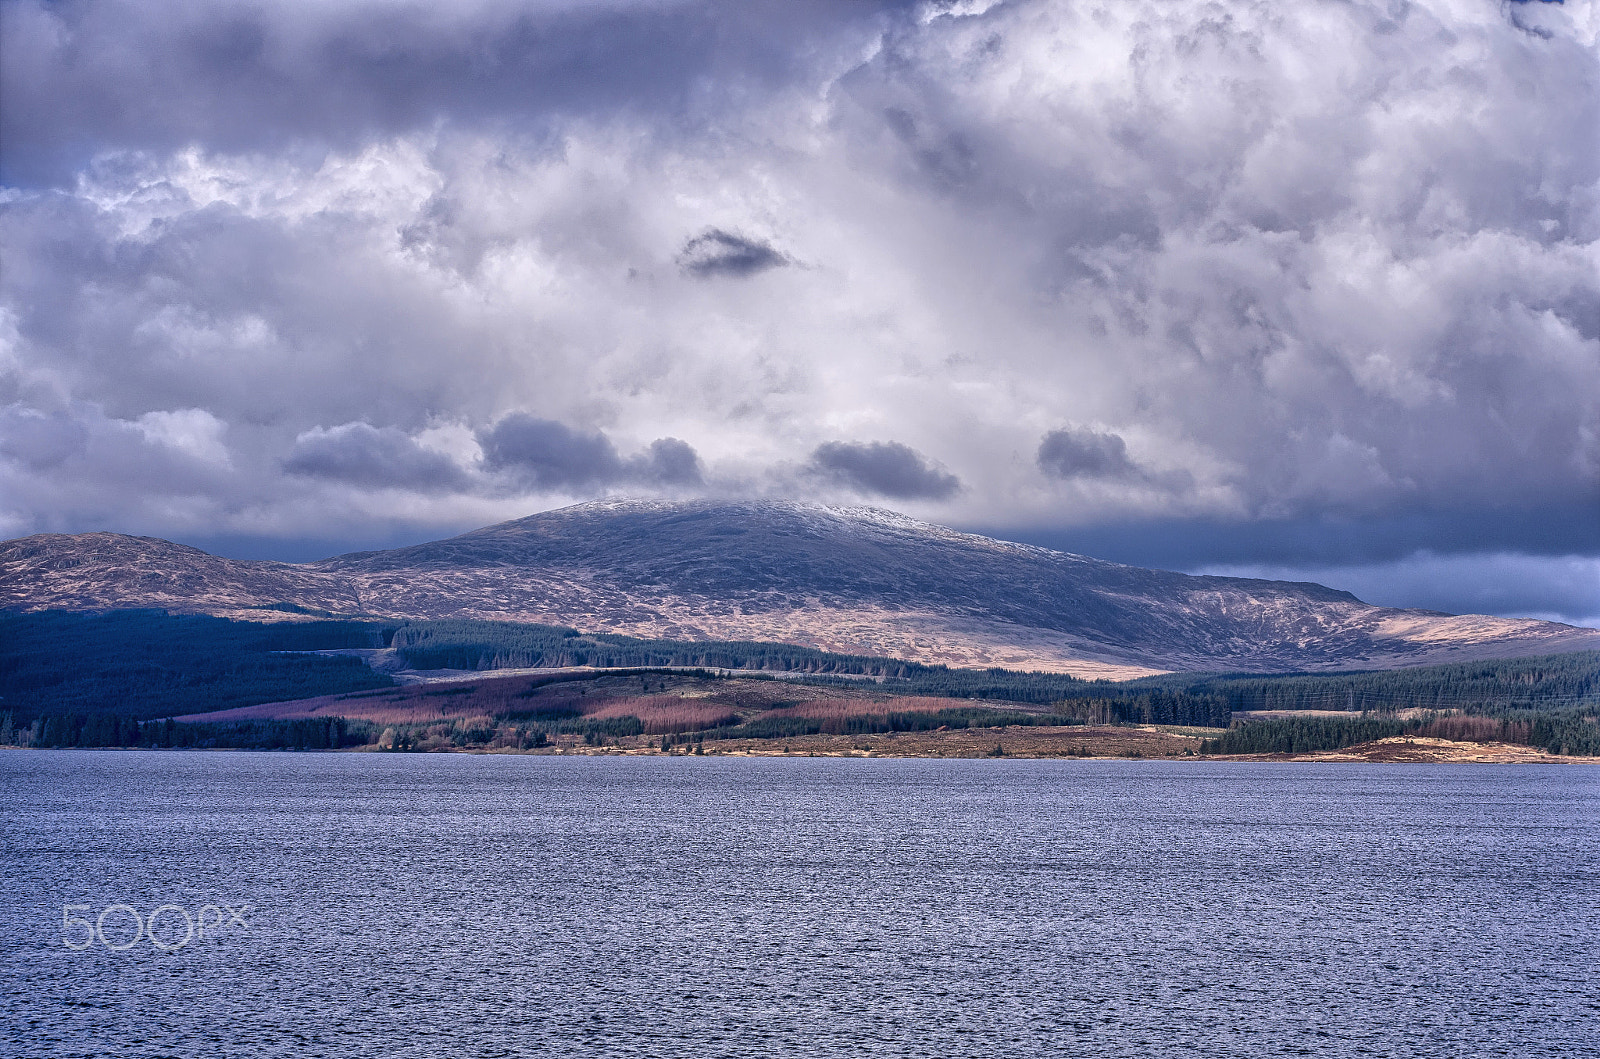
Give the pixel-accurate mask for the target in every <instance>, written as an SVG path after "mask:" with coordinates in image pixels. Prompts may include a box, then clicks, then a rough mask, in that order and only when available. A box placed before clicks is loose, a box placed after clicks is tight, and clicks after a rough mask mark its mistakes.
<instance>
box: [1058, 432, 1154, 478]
mask: <svg viewBox="0 0 1600 1059" xmlns="http://www.w3.org/2000/svg"><path fill="white" fill-rule="evenodd" d="M1036 461H1037V463H1038V464H1039V469H1040V470H1042V471H1044V473H1045V474H1048V475H1050V476H1051V477H1053V478H1109V479H1112V480H1114V481H1130V480H1134V479H1137V478H1140V477H1142V476H1143V474H1144V472H1143V471H1141V470H1140V468H1139V465H1138V464H1136V463H1134V462H1133V461H1132V460H1130V459H1129V458H1128V446H1127V443H1126V442H1124V441H1123V440H1122V438H1121V437H1120V436H1119V435H1116V434H1111V433H1101V432H1100V431H1097V430H1088V429H1073V428H1071V427H1068V428H1067V429H1065V430H1052V431H1051V432H1050V433H1048V434H1046V435H1045V436H1044V440H1043V441H1041V442H1040V443H1039V452H1038V455H1037V457H1036Z"/></svg>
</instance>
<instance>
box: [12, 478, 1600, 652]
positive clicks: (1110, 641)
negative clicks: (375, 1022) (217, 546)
mask: <svg viewBox="0 0 1600 1059" xmlns="http://www.w3.org/2000/svg"><path fill="white" fill-rule="evenodd" d="M129 606H141V607H163V608H167V609H170V610H178V611H194V612H203V613H211V614H219V615H223V616H235V617H265V616H266V615H265V614H263V613H262V611H263V609H264V608H274V607H276V608H278V612H277V613H275V615H274V616H276V617H279V618H281V617H282V616H283V615H282V613H281V610H282V609H283V608H284V607H285V606H288V607H300V608H305V609H308V610H315V611H326V612H331V613H334V614H341V615H346V614H348V615H357V614H367V615H376V616H382V617H389V618H483V619H498V620H507V621H539V622H551V623H558V624H565V625H572V626H576V627H578V628H581V629H585V630H591V631H599V630H607V631H613V632H625V633H631V634H635V635H641V636H663V637H672V638H678V639H748V640H773V641H781V642H787V643H797V644H804V645H808V646H814V647H821V648H825V649H829V650H838V651H849V652H856V653H866V654H880V655H893V656H898V657H903V658H911V659H917V660H920V661H929V662H946V663H949V664H952V665H965V666H988V665H1003V666H1007V667H1011V668H1037V669H1050V670H1058V671H1066V672H1073V673H1077V674H1080V675H1093V676H1101V675H1103V676H1112V677H1118V676H1135V675H1138V674H1140V673H1144V672H1152V671H1157V670H1197V669H1208V670H1218V669H1226V670H1241V671H1257V672H1268V671H1282V670H1291V669H1363V668H1365V669H1379V668H1392V667H1395V666H1402V665H1420V664H1424V663H1433V662H1443V661H1460V660H1464V659H1472V658H1487V657H1512V656H1519V655H1530V654H1549V653H1555V652H1559V651H1576V650H1586V649H1594V648H1596V647H1600V630H1593V629H1579V628H1574V627H1572V626H1568V625H1560V624H1556V623H1553V622H1540V621H1531V620H1521V619H1508V618H1491V617H1483V616H1470V615H1469V616H1464V617H1463V616H1452V615H1445V614H1438V613H1435V612H1431V611H1418V610H1396V609H1391V608H1384V607H1373V606H1369V605H1367V604H1365V603H1363V602H1361V601H1360V600H1358V599H1356V598H1355V597H1354V596H1352V595H1350V594H1349V593H1347V592H1339V591H1336V590H1334V589H1330V588H1325V587H1323V586H1322V585H1316V584H1309V583H1299V582H1284V581H1260V580H1252V579H1248V578H1233V577H1195V576H1191V575H1187V574H1177V573H1171V572H1168V571H1161V570H1145V569H1140V568H1138V567H1132V566H1123V565H1120V564H1117V563H1108V562H1103V561H1100V560H1097V559H1089V558H1085V557H1083V556H1079V555H1070V554H1066V553H1063V552H1056V551H1050V550H1048V549H1045V548H1036V547H1032V546H1030V545H1025V544H1014V543H1010V542H1007V541H999V540H993V539H991V538H988V537H980V536H976V535H973V534H968V533H959V532H956V531H954V530H950V529H946V528H944V527H941V526H935V525H930V524H928V523H925V522H919V521H917V520H915V519H912V518H908V517H906V516H904V515H899V514H896V513H893V512H888V511H882V510H877V509H874V508H828V507H821V506H817V505H810V504H801V503H793V502H786V501H742V502H717V501H682V502H668V501H645V500H605V501H596V502H593V503H588V504H579V505H577V506H575V507H569V508H564V509H561V510H559V511H548V512H543V513H540V514H537V515H532V516H529V517H527V518H523V519H517V520H515V521H512V522H505V523H501V524H499V525H495V526H489V527H486V528H484V529H480V530H476V531H473V532H471V533H466V534H463V535H461V536H459V537H452V538H449V539H447V540H441V541H434V542H432V543H429V544H421V545H417V546H415V547H410V548H396V549H392V550H388V551H378V552H356V553H352V554H350V555H341V556H337V557H335V558H332V559H324V560H322V561H320V562H315V563H303V564H290V563H270V562H251V561H243V560H230V559H222V558H218V557H216V556H213V555H208V554H207V553H205V552H202V551H199V550H197V549H194V548H188V547H184V546H182V545H177V544H172V543H169V542H167V541H162V540H157V539H154V538H148V537H127V536H122V535H118V534H110V533H89V534H79V535H75V536H68V535H60V534H45V535H39V536H33V537H23V538H20V539H17V540H11V541H5V542H0V607H7V608H25V609H42V608H68V609H98V608H106V607H129Z"/></svg>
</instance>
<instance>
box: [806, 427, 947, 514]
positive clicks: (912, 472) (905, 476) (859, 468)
mask: <svg viewBox="0 0 1600 1059" xmlns="http://www.w3.org/2000/svg"><path fill="white" fill-rule="evenodd" d="M809 469H810V471H811V472H812V473H813V474H814V475H816V476H818V477H819V478H822V479H824V480H826V481H830V482H833V483H835V484H838V485H842V486H845V487H846V488H848V489H853V490H855V491H857V492H861V493H868V494H872V495H875V496H883V497H889V498H891V499H895V500H942V499H945V498H947V497H950V496H952V495H954V494H955V493H956V492H958V491H959V490H960V489H961V480H960V479H959V478H957V477H956V476H955V475H953V474H946V473H945V472H943V471H941V470H939V469H938V468H937V467H934V466H932V465H931V464H930V463H929V462H928V460H927V459H926V458H925V457H924V456H923V455H922V454H921V453H920V452H918V451H917V450H915V449H913V448H910V447H909V446H906V445H902V444H900V443H899V442H897V441H887V442H885V441H874V442H871V443H869V444H859V443H855V442H847V441H829V442H825V443H823V444H821V445H818V446H817V448H816V451H815V452H813V453H812V454H811V463H810V467H809Z"/></svg>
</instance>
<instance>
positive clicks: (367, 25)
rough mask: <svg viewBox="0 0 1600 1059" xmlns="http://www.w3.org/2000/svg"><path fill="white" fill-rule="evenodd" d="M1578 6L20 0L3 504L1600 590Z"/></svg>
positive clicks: (393, 528) (1585, 76) (1513, 609)
mask: <svg viewBox="0 0 1600 1059" xmlns="http://www.w3.org/2000/svg"><path fill="white" fill-rule="evenodd" d="M1597 31H1600V5H1597V3H1595V2H1592V0H1567V2H1566V3H1564V4H1555V3H1508V2H1502V0H1427V2H1420V3H1412V2H1407V0H1345V2H1335V0H1302V2H1297V3H1293V4H1282V3H1268V2H1245V0H1209V2H1198V0H1161V2H1155V0H1150V2H1145V0H1104V2H1101V0H1000V2H991V0H946V2H893V0H740V2H738V3H729V2H726V0H723V2H711V0H521V2H513V0H462V2H458V3H449V4H439V3H423V2H420V0H419V2H410V0H254V2H231V0H209V2H202V0H173V2H171V3H163V4H151V3H149V2H148V0H62V2H49V3H47V2H41V0H0V47H3V54H0V184H3V189H0V255H3V256H0V536H8V537H9V536H18V535H22V534H27V533H34V532H41V531H81V530H89V529H111V530H118V531H123V532H130V533H143V534H153V535H159V536H164V537H169V538H173V539H177V540H182V541H185V542H189V543H194V544H199V545H201V546H203V547H209V548H211V549H212V550H216V551H220V552H222V553H224V554H230V555H236V556H242V557H274V558H314V557H317V556H320V555H323V554H329V553H332V552H337V551H342V550H349V549H352V548H358V547H377V546H384V545H389V544H395V543H401V542H414V541H419V540H425V539H430V538H433V537H437V536H441V535H444V534H446V533H451V532H456V531H460V530H464V529H468V528H472V527H475V526H478V525H482V524H485V523H489V522H493V521H497V520H500V519H504V518H510V517H515V516H518V515H522V514H526V513H529V512H531V511H535V510H540V509H544V508H549V507H555V506H560V505H563V504H566V503H570V502H573V501H576V500H582V499H588V498H592V497H596V496H602V495H660V496H683V495H709V496H716V495H738V496H793V497H803V498H814V499H819V500H825V501H830V502H851V503H858V502H868V503H874V504H879V505H883V506H888V507H893V508H896V509H899V510H904V511H908V512H910V513H913V514H916V515H919V516H922V517H926V518H930V519H933V520H936V521H940V522H945V523H948V524H953V525H958V526H961V527H964V528H970V529H977V530H981V531H986V532H992V533H995V534H997V535H1002V536H1008V537H1012V538H1015V539H1023V540H1029V541H1035V542H1038V543H1045V544H1050V545H1054V546H1058V547H1065V548H1068V549H1071V550H1075V551H1080V552H1084V553H1087V554H1091V555H1099V556H1103V557H1107V558H1114V559H1118V560H1122V561H1126V562H1133V563H1139V564H1143V565H1152V566H1162V567H1168V568H1175V569H1186V570H1207V571H1229V572H1244V573H1251V574H1264V575H1270V576H1288V577H1295V578H1305V579H1314V580H1321V581H1324V582H1326V583H1328V584H1333V585H1336V586H1338V587H1341V588H1348V589H1350V590H1352V591H1355V592H1356V593H1357V594H1358V595H1361V596H1362V597H1363V598H1366V599H1368V600H1371V601H1374V602H1381V603H1390V604H1401V605H1414V606H1427V607H1433V608H1437V609H1445V610H1457V611H1487V612H1492V613H1502V614H1536V615H1540V616H1551V617H1558V618H1562V619H1564V620H1569V621H1577V622H1583V623H1586V624H1600V145H1597V141H1600V135H1597V130H1600V51H1597V45H1596V35H1597Z"/></svg>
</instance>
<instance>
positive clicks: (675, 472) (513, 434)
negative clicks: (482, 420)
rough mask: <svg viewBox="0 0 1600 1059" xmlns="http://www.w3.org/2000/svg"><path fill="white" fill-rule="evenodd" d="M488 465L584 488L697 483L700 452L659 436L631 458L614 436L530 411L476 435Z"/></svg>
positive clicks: (524, 478)
mask: <svg viewBox="0 0 1600 1059" xmlns="http://www.w3.org/2000/svg"><path fill="white" fill-rule="evenodd" d="M478 443H479V444H480V445H481V446H482V447H483V462H484V466H485V467H486V468H488V469H489V470H491V471H495V472H500V473H503V474H506V475H508V476H510V477H511V478H513V479H514V480H516V481H518V482H519V483H521V484H522V485H524V486H526V487H530V488H533V489H544V490H584V489H597V488H604V487H606V486H611V485H621V484H627V483H631V484H639V485H656V486H685V485H696V484H698V483H699V482H700V457H699V456H698V455H697V454H696V453H695V451H694V449H693V448H691V447H690V446H689V444H688V443H687V442H684V441H680V440H678V439H677V438H658V439H657V440H656V441H654V442H652V443H651V444H650V447H649V449H648V450H646V451H645V452H644V453H643V454H641V455H639V456H635V457H633V458H631V459H623V458H622V457H621V456H620V455H618V453H617V449H616V446H615V445H613V444H612V443H611V439H610V438H608V437H606V436H605V435H604V434H602V433H599V432H593V433H586V432H584V431H580V430H574V429H573V428H571V427H569V426H567V425H565V424H563V423H557V422H555V421H553V420H549V419H540V418H539V417H537V416H533V415H529V414H527V413H526V412H513V413H511V414H510V415H508V416H506V417H504V418H503V419H501V420H500V421H499V422H497V423H495V425H494V426H493V427H491V428H489V429H488V430H486V431H483V432H482V433H480V434H479V435H478Z"/></svg>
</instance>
